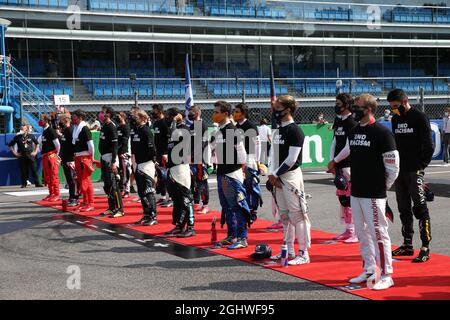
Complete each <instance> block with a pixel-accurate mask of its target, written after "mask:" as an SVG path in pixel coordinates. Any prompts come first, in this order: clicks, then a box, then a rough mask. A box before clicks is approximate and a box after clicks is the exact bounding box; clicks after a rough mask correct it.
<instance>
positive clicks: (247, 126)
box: [236, 119, 258, 154]
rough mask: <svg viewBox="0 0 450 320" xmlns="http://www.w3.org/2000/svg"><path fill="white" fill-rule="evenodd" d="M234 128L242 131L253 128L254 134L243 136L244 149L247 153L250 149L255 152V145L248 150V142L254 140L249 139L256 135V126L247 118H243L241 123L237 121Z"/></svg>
mask: <svg viewBox="0 0 450 320" xmlns="http://www.w3.org/2000/svg"><path fill="white" fill-rule="evenodd" d="M236 128H237V129H241V130H242V131H243V132H244V133H246V132H248V131H249V130H253V132H254V133H255V135H254V136H248V135H247V136H245V139H244V145H245V151H246V152H247V154H250V151H253V152H252V153H255V146H253V149H252V150H250V144H254V142H253V141H250V140H251V139H252V138H254V137H256V136H257V135H258V128H257V127H256V126H255V125H254V124H253V123H251V122H250V121H249V120H248V119H247V120H245V121H244V123H243V124H240V123H237V124H236Z"/></svg>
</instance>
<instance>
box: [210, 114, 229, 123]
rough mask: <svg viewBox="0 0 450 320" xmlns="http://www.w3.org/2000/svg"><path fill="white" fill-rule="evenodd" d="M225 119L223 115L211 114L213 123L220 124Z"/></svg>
mask: <svg viewBox="0 0 450 320" xmlns="http://www.w3.org/2000/svg"><path fill="white" fill-rule="evenodd" d="M225 118H226V116H225V115H224V114H223V113H213V115H212V120H213V122H215V123H221V122H222V121H224V120H225Z"/></svg>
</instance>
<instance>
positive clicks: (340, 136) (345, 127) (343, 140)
mask: <svg viewBox="0 0 450 320" xmlns="http://www.w3.org/2000/svg"><path fill="white" fill-rule="evenodd" d="M357 124H358V122H356V120H355V119H354V118H353V116H352V115H351V114H350V115H349V116H348V117H347V118H345V119H344V120H342V118H340V117H336V118H335V119H334V124H333V129H334V138H335V139H336V147H335V149H334V155H333V156H335V157H336V156H337V155H338V154H339V153H340V152H341V151H342V149H344V148H345V145H346V144H347V138H348V135H349V133H350V131H351V130H352V129H353V128H354V127H355V126H356V125H357ZM347 167H350V159H349V157H347V158H345V159H344V160H342V161H340V162H338V163H337V164H336V168H347Z"/></svg>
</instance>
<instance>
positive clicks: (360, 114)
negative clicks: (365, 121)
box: [353, 107, 366, 122]
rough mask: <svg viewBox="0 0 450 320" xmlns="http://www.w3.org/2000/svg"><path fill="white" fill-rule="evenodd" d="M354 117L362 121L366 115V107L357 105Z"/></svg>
mask: <svg viewBox="0 0 450 320" xmlns="http://www.w3.org/2000/svg"><path fill="white" fill-rule="evenodd" d="M353 111H354V118H355V120H356V121H358V122H359V121H361V119H362V118H364V116H365V115H366V114H365V113H364V111H365V109H363V108H358V107H356V108H355V109H354V110H353Z"/></svg>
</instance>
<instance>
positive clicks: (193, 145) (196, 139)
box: [189, 120, 208, 161]
mask: <svg viewBox="0 0 450 320" xmlns="http://www.w3.org/2000/svg"><path fill="white" fill-rule="evenodd" d="M199 124H200V126H201V128H202V131H201V134H202V136H201V137H197V132H196V131H195V127H196V126H198V125H199ZM189 130H190V132H191V158H192V161H194V159H196V158H198V159H200V160H203V152H204V151H205V149H206V148H207V147H208V135H207V132H208V126H207V125H206V123H205V121H203V120H198V121H193V122H192V123H191V125H190V126H189ZM199 133H200V132H199ZM197 143H201V145H202V147H201V149H200V148H199V147H197V145H196V144H197ZM196 151H197V152H201V154H198V155H196V154H195V152H196ZM194 157H195V158H194Z"/></svg>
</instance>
